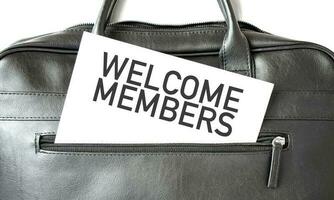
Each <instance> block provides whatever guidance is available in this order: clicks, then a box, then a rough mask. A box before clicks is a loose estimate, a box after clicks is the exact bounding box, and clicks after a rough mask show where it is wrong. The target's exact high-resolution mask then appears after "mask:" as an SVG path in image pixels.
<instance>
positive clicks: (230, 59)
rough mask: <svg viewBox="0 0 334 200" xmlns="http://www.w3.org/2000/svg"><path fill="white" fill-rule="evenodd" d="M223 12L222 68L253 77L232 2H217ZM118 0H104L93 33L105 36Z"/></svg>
mask: <svg viewBox="0 0 334 200" xmlns="http://www.w3.org/2000/svg"><path fill="white" fill-rule="evenodd" d="M217 1H218V4H219V7H220V9H221V10H222V12H223V14H224V17H225V20H226V24H227V32H226V33H225V37H224V41H223V45H222V47H221V49H220V51H219V60H220V64H221V66H220V67H221V68H223V69H226V70H230V71H236V72H238V73H240V74H243V75H247V76H250V75H251V58H250V50H249V44H248V40H247V38H246V37H245V35H244V34H243V33H242V31H241V30H240V27H239V24H238V22H237V19H236V17H235V14H234V11H233V8H232V4H231V1H230V0H217ZM116 3H117V0H104V1H103V5H102V8H101V10H100V13H99V15H98V18H97V20H96V23H95V25H94V27H93V30H92V33H94V34H97V35H104V32H105V28H106V26H107V23H108V22H109V20H110V17H111V15H112V13H113V11H114V9H115V5H116Z"/></svg>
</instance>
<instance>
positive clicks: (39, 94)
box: [0, 92, 66, 97]
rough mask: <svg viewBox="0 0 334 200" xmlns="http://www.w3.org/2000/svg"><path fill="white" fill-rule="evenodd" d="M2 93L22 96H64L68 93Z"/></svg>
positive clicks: (3, 93) (1, 93)
mask: <svg viewBox="0 0 334 200" xmlns="http://www.w3.org/2000/svg"><path fill="white" fill-rule="evenodd" d="M0 95H22V96H61V97H64V96H66V94H56V93H47V92H45V93H43V92H0Z"/></svg>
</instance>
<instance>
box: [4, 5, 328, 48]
mask: <svg viewBox="0 0 334 200" xmlns="http://www.w3.org/2000/svg"><path fill="white" fill-rule="evenodd" d="M119 1H121V3H120V5H119V7H118V8H119V9H118V11H121V12H118V13H117V14H116V16H115V17H114V19H115V20H116V21H120V20H138V21H147V22H153V23H160V24H182V23H189V22H201V21H217V20H222V19H223V16H222V14H221V12H220V10H219V7H218V4H217V0H119ZM232 1H234V4H236V6H235V7H238V8H237V10H238V15H239V16H240V18H241V20H243V21H247V22H250V23H253V24H254V25H256V26H258V27H259V28H261V29H264V30H265V31H268V32H271V33H273V34H275V35H280V36H284V37H288V38H292V39H298V40H307V41H311V42H315V43H319V44H322V45H324V46H326V47H328V48H330V49H332V50H334V28H333V27H334V26H333V19H334V12H333V8H334V1H332V0H316V1H315V0H232ZM101 2H102V0H29V1H25V0H2V1H1V3H0V24H1V28H0V29H1V30H0V50H1V49H3V48H5V47H7V46H8V45H9V44H10V43H12V42H14V41H16V40H18V39H22V38H25V37H30V36H35V35H39V34H44V33H48V32H53V31H58V30H62V29H64V28H66V27H69V26H72V25H75V24H78V23H82V22H94V21H95V18H96V15H97V13H98V10H99V7H100V4H101Z"/></svg>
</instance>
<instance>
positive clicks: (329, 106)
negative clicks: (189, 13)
mask: <svg viewBox="0 0 334 200" xmlns="http://www.w3.org/2000/svg"><path fill="white" fill-rule="evenodd" d="M115 3H116V1H115V0H106V1H105V3H104V6H103V9H102V11H101V13H100V15H99V19H98V21H97V23H96V24H95V27H94V29H93V32H94V33H97V34H103V35H105V36H107V37H111V38H115V39H117V40H121V41H125V42H128V43H132V44H136V45H139V46H143V47H147V48H151V49H154V50H157V51H161V52H164V53H168V54H171V55H175V56H178V57H182V58H185V59H188V60H192V61H196V62H200V63H205V64H208V65H212V66H216V67H220V68H224V69H227V70H230V71H233V72H236V73H241V74H243V75H247V76H252V77H254V78H257V79H261V80H265V81H269V82H273V83H275V89H274V93H273V95H272V98H271V101H270V105H269V108H268V110H267V113H266V117H265V120H264V124H263V127H262V130H261V133H260V136H259V139H258V142H257V143H252V144H220V145H201V144H196V145H194V144H179V145H175V144H174V145H173V144H165V145H117V144H115V145H112V144H110V145H108V144H103V145H102V144H93V145H92V144H54V138H55V132H56V130H57V125H58V121H59V119H60V115H61V111H62V107H63V102H64V99H65V96H66V91H67V87H68V84H69V81H70V77H71V72H72V69H73V65H74V62H75V58H76V54H77V51H78V47H79V43H80V38H81V36H82V33H83V31H91V30H92V25H91V24H82V25H78V26H74V27H71V28H69V29H66V30H64V31H60V32H56V33H51V34H46V35H42V36H37V37H33V38H28V39H25V40H21V41H19V42H17V43H15V44H14V45H12V46H11V47H9V48H8V49H6V50H4V51H3V52H1V54H0V91H1V92H0V199H1V200H23V199H24V200H37V199H41V200H42V199H43V200H58V199H66V200H74V199H78V200H79V199H80V200H86V199H87V200H88V199H90V200H91V199H145V200H148V199H191V200H195V199H205V200H207V199H215V200H216V199H224V200H246V199H247V200H269V199H277V200H332V199H334V190H333V189H332V188H333V186H334V159H333V152H334V92H333V91H334V54H333V53H332V52H331V51H329V50H328V49H326V48H324V47H321V46H319V45H316V44H312V43H308V42H300V41H293V40H289V39H285V38H281V37H278V36H274V35H271V34H269V33H266V32H264V31H261V30H260V29H258V28H256V27H254V26H252V25H250V24H247V23H243V22H240V23H237V21H236V19H235V17H234V14H233V10H232V8H231V5H230V2H229V1H228V0H219V3H220V6H221V8H222V10H223V12H224V14H225V17H226V21H227V23H226V24H225V23H220V22H219V23H218V22H214V23H200V24H190V25H182V26H162V25H153V24H146V23H138V22H122V23H116V24H112V25H111V24H108V25H106V24H107V23H108V18H109V17H108V16H111V13H112V11H113V8H114V7H115ZM105 27H106V28H105ZM319 37H321V36H320V35H319ZM222 44H223V45H222ZM83 114H87V115H88V114H89V113H83ZM254 115H256V113H254ZM125 125H126V124H125ZM240 126H243V124H240ZM147 128H149V127H147ZM110 131H113V128H112V123H111V124H110ZM92 134H94V133H92ZM120 134H121V133H120Z"/></svg>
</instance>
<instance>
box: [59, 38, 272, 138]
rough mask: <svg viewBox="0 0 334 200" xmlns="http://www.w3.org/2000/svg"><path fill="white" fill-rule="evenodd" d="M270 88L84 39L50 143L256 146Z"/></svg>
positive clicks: (112, 43)
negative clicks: (59, 118) (53, 141)
mask: <svg viewBox="0 0 334 200" xmlns="http://www.w3.org/2000/svg"><path fill="white" fill-rule="evenodd" d="M217 59H218V58H217ZM272 89H273V84H271V83H268V82H264V81H260V80H257V79H254V78H250V77H246V76H242V75H239V74H236V73H232V72H228V71H225V70H222V69H218V68H214V67H211V66H207V65H203V64H199V63H196V62H191V61H188V60H184V59H181V58H177V57H174V56H170V55H166V54H163V53H160V52H157V51H153V50H150V49H146V48H142V47H138V46H135V45H131V44H127V43H124V42H120V41H117V40H113V39H109V38H105V37H102V36H97V35H93V34H91V33H84V35H83V38H82V41H81V46H80V49H79V53H78V57H77V60H76V64H75V67H74V71H73V74H72V79H71V82H70V86H69V89H68V94H67V97H66V100H65V105H64V108H63V113H62V116H61V120H60V124H59V127H58V131H57V137H56V143H232V142H233V143H239V142H240V143H241V142H256V140H257V137H258V134H259V131H260V127H261V125H262V121H263V118H264V115H265V111H266V108H267V105H268V102H269V99H270V95H271V92H272Z"/></svg>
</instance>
